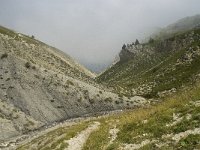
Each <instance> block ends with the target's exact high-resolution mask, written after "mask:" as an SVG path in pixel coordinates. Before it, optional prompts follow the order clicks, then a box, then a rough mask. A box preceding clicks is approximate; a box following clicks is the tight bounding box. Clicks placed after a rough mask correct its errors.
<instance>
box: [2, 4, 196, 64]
mask: <svg viewBox="0 0 200 150" xmlns="http://www.w3.org/2000/svg"><path fill="white" fill-rule="evenodd" d="M198 13H200V0H0V25H3V26H6V27H9V28H12V29H14V30H16V31H19V32H22V33H25V34H28V35H34V36H35V37H36V38H37V39H40V40H42V41H44V42H46V43H48V44H50V45H52V46H54V47H57V48H59V49H61V50H62V51H64V52H66V53H67V54H69V55H71V56H72V57H74V58H76V60H78V61H79V62H80V63H82V64H84V65H86V66H90V67H91V66H94V65H96V66H101V65H102V64H109V63H110V62H112V60H113V59H114V58H115V56H116V55H117V54H118V52H119V51H120V49H121V46H122V44H123V43H129V42H132V41H135V39H136V38H138V39H141V38H143V37H145V36H147V35H148V34H149V31H152V29H154V28H155V27H164V26H166V25H168V24H170V23H173V22H174V21H176V20H177V19H180V18H183V17H185V16H191V15H195V14H198Z"/></svg>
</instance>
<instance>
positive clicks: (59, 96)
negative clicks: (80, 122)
mask: <svg viewBox="0 0 200 150" xmlns="http://www.w3.org/2000/svg"><path fill="white" fill-rule="evenodd" d="M93 78H94V74H92V73H91V72H90V71H88V70H87V69H85V68H84V67H83V66H81V65H79V64H78V63H77V62H75V61H74V60H73V59H72V58H70V57H69V56H68V55H66V54H64V53H62V52H61V51H59V50H57V49H55V48H52V47H50V46H48V45H46V44H44V43H42V42H40V41H37V40H35V39H32V38H29V37H27V36H25V35H22V34H18V33H15V32H13V31H11V30H8V29H5V28H0V133H1V134H0V142H1V141H5V140H9V139H10V138H13V137H14V136H18V135H21V134H23V133H27V132H29V131H31V130H35V129H37V128H39V127H42V126H44V125H47V124H51V123H53V122H58V121H62V120H65V119H69V118H73V117H79V116H85V115H93V114H95V113H98V112H102V111H110V110H116V109H124V108H133V107H137V106H138V105H143V104H145V103H146V100H145V99H144V98H141V97H132V98H127V97H121V96H118V95H117V94H114V93H112V92H110V91H109V90H108V89H106V88H105V87H103V86H101V85H98V84H96V83H95V82H94V81H93Z"/></svg>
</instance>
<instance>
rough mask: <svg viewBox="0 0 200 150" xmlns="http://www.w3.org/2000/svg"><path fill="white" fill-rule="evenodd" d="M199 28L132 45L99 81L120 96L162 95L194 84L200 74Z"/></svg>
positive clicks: (149, 96)
mask: <svg viewBox="0 0 200 150" xmlns="http://www.w3.org/2000/svg"><path fill="white" fill-rule="evenodd" d="M199 37H200V29H193V30H190V31H188V32H185V33H181V34H179V33H178V34H176V35H173V36H172V37H170V38H167V39H165V40H154V41H153V42H150V43H145V44H140V45H129V46H127V47H126V49H123V50H122V51H121V52H120V55H119V56H120V61H118V62H117V63H116V64H115V65H113V66H112V67H111V68H110V69H108V70H107V71H105V72H104V73H103V74H101V75H100V76H99V77H98V78H97V81H98V82H100V83H104V84H106V85H108V86H112V87H113V88H114V90H115V91H116V92H118V93H120V92H121V93H122V94H125V95H130V96H131V95H143V96H145V97H148V98H152V97H158V96H163V95H165V94H167V93H170V92H174V91H176V90H177V89H179V88H180V87H182V86H184V85H186V84H190V83H192V82H193V81H194V80H193V79H195V78H197V77H198V74H199V73H200V62H199V58H200V38H199Z"/></svg>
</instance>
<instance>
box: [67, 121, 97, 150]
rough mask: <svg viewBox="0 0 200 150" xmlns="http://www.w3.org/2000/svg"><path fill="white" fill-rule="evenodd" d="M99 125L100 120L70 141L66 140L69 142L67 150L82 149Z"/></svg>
mask: <svg viewBox="0 0 200 150" xmlns="http://www.w3.org/2000/svg"><path fill="white" fill-rule="evenodd" d="M99 125H100V123H99V122H94V123H93V124H91V125H90V126H89V127H88V128H87V129H85V130H83V131H81V132H80V133H79V134H77V135H76V136H75V137H73V138H71V139H70V140H68V141H65V142H66V143H68V147H67V148H66V149H65V150H81V149H82V147H83V145H84V144H85V142H86V141H87V139H88V137H89V136H90V134H91V133H92V132H94V131H95V130H97V129H98V127H99Z"/></svg>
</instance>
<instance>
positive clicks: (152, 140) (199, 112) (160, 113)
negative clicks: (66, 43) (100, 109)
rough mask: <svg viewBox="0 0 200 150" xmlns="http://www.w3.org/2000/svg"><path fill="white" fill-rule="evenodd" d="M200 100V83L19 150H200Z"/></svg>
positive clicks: (53, 133)
mask: <svg viewBox="0 0 200 150" xmlns="http://www.w3.org/2000/svg"><path fill="white" fill-rule="evenodd" d="M199 98H200V84H199V82H198V83H197V84H196V85H193V86H191V87H188V88H187V89H184V90H181V91H179V92H178V93H176V94H175V95H174V96H170V97H168V98H165V99H162V100H163V101H162V102H161V103H157V104H155V105H153V106H149V107H146V108H139V109H135V110H130V111H126V112H122V113H118V114H114V115H110V116H107V117H106V116H104V117H100V118H99V117H98V118H92V119H89V120H85V121H81V122H80V123H75V124H71V125H70V123H65V124H62V126H58V127H57V128H55V129H52V130H51V131H47V132H45V133H43V134H42V135H37V134H36V135H37V136H36V138H33V139H31V140H27V141H26V142H24V143H23V144H21V145H20V146H18V148H17V150H26V149H30V150H32V149H38V150H42V149H56V150H64V149H69V150H73V149H76V150H152V149H153V150H154V149H155V150H157V149H158V150H169V149H170V150H171V149H173V150H174V149H180V150H194V149H200V101H199Z"/></svg>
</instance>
